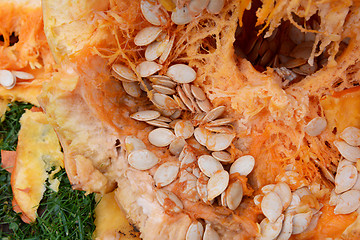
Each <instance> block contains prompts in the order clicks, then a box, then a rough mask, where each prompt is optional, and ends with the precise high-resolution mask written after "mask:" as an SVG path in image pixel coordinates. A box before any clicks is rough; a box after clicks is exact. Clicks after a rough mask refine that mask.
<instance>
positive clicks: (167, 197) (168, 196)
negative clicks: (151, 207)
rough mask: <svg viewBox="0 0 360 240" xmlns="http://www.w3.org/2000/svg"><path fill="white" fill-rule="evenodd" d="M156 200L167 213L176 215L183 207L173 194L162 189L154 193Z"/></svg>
mask: <svg viewBox="0 0 360 240" xmlns="http://www.w3.org/2000/svg"><path fill="white" fill-rule="evenodd" d="M156 199H157V200H158V202H159V203H160V205H161V206H162V207H163V208H164V209H165V210H167V211H171V212H175V213H178V212H180V211H181V210H182V209H183V208H184V205H183V204H182V202H181V201H180V199H179V198H178V197H177V196H176V195H175V194H174V193H172V192H170V191H167V190H164V189H158V190H157V191H156Z"/></svg>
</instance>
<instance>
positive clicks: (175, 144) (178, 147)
mask: <svg viewBox="0 0 360 240" xmlns="http://www.w3.org/2000/svg"><path fill="white" fill-rule="evenodd" d="M185 145H186V141H185V139H184V138H183V137H177V138H175V139H174V141H172V142H171V143H170V146H169V151H170V152H171V154H173V155H179V154H180V153H181V151H182V150H183V148H184V146H185Z"/></svg>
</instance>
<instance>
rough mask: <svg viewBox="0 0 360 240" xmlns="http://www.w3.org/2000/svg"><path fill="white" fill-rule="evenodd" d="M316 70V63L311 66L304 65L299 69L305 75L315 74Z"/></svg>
mask: <svg viewBox="0 0 360 240" xmlns="http://www.w3.org/2000/svg"><path fill="white" fill-rule="evenodd" d="M317 69H318V65H317V63H316V62H314V63H313V64H312V65H310V64H309V63H306V64H304V65H302V66H300V67H299V70H300V71H302V72H303V73H305V75H310V74H313V73H314V72H316V70H317Z"/></svg>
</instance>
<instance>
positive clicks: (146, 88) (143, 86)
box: [140, 79, 152, 92]
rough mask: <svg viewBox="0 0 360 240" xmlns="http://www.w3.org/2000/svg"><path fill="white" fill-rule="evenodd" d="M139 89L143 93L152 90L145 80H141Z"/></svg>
mask: <svg viewBox="0 0 360 240" xmlns="http://www.w3.org/2000/svg"><path fill="white" fill-rule="evenodd" d="M140 89H141V90H143V91H144V92H147V91H151V90H152V86H151V85H150V82H149V81H148V80H147V79H143V80H142V81H141V82H140Z"/></svg>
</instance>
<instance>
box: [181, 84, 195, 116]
mask: <svg viewBox="0 0 360 240" xmlns="http://www.w3.org/2000/svg"><path fill="white" fill-rule="evenodd" d="M176 91H177V92H178V94H179V97H180V99H181V101H182V102H183V103H184V104H185V106H186V107H187V109H189V110H190V111H191V112H195V108H194V106H193V105H192V103H191V101H190V99H189V98H188V97H187V96H186V94H185V93H184V91H183V90H182V89H181V87H180V86H177V87H176Z"/></svg>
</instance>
